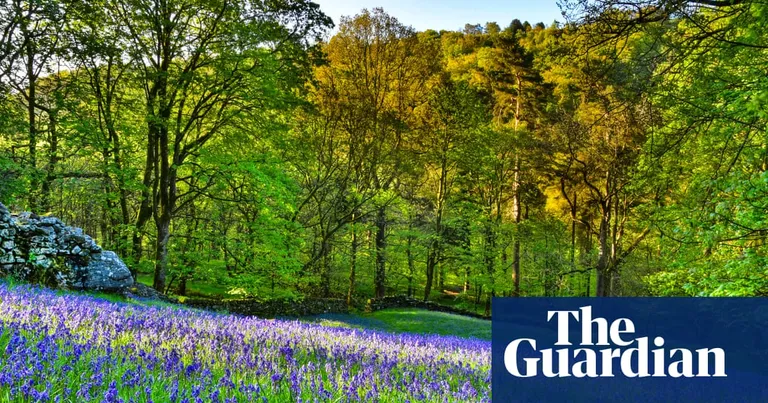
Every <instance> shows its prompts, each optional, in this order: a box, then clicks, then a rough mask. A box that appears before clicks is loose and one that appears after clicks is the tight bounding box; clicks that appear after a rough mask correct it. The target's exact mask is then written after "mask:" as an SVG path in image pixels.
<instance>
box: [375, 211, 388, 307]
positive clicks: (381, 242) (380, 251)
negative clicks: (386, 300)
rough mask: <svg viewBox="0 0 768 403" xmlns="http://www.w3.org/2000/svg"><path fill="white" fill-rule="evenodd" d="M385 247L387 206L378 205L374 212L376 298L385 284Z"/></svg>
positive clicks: (381, 293) (383, 291)
mask: <svg viewBox="0 0 768 403" xmlns="http://www.w3.org/2000/svg"><path fill="white" fill-rule="evenodd" d="M386 249H387V208H386V207H383V206H382V207H379V210H378V212H377V213H376V273H375V275H374V281H373V282H374V287H375V296H376V298H381V297H383V296H384V294H385V285H386V268H387V267H386V264H387V257H386Z"/></svg>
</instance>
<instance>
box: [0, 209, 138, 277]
mask: <svg viewBox="0 0 768 403" xmlns="http://www.w3.org/2000/svg"><path fill="white" fill-rule="evenodd" d="M9 274H10V275H13V276H15V277H17V278H19V279H23V280H26V281H30V282H36V283H43V284H44V285H47V286H54V287H59V288H73V289H79V290H106V291H119V290H123V289H126V288H128V287H130V286H132V285H133V279H132V277H131V273H130V271H129V270H128V267H127V266H126V265H125V263H123V261H122V260H120V258H119V257H118V256H117V254H115V253H114V252H112V251H104V250H102V248H101V247H100V246H99V245H98V244H96V241H94V240H93V238H91V237H90V236H88V235H86V234H85V233H84V232H83V230H82V229H80V228H74V227H70V226H67V225H66V224H64V223H63V222H61V220H59V219H58V218H56V217H46V216H38V215H37V214H33V213H29V212H24V213H19V214H11V213H10V212H9V211H8V209H7V208H6V207H5V206H3V205H2V204H1V203H0V275H9Z"/></svg>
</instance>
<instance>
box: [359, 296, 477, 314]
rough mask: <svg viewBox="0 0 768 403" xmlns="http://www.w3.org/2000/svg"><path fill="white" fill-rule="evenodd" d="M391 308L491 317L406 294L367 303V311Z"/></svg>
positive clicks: (370, 300) (371, 300)
mask: <svg viewBox="0 0 768 403" xmlns="http://www.w3.org/2000/svg"><path fill="white" fill-rule="evenodd" d="M389 308H420V309H426V310H429V311H437V312H447V313H453V314H457V315H463V316H471V317H473V318H478V319H491V318H490V317H488V316H485V315H480V314H478V313H476V312H472V311H467V310H464V309H460V308H455V307H452V306H447V305H440V304H438V303H435V302H432V301H422V300H419V299H415V298H409V297H406V296H404V295H393V296H387V297H383V298H378V299H369V300H368V303H367V304H366V305H365V311H366V312H375V311H380V310H382V309H389Z"/></svg>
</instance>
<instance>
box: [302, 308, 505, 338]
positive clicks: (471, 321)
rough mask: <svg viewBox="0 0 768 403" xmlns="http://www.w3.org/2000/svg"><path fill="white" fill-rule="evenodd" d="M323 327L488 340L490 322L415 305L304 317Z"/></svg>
mask: <svg viewBox="0 0 768 403" xmlns="http://www.w3.org/2000/svg"><path fill="white" fill-rule="evenodd" d="M303 320H305V321H309V322H317V323H320V324H322V325H324V326H336V327H350V328H360V329H362V328H365V329H375V330H383V331H387V332H393V333H418V334H438V335H442V336H459V337H467V338H468V337H474V338H477V339H483V340H490V339H491V322H490V321H488V320H482V319H476V318H471V317H467V316H461V315H454V314H450V313H445V312H433V311H427V310H424V309H417V308H396V309H384V310H381V311H377V312H373V313H369V314H323V315H315V316H309V317H306V318H304V319H303Z"/></svg>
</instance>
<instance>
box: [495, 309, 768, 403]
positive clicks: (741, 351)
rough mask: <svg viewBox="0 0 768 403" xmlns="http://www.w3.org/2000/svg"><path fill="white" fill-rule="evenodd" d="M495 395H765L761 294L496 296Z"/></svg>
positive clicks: (611, 398)
mask: <svg viewBox="0 0 768 403" xmlns="http://www.w3.org/2000/svg"><path fill="white" fill-rule="evenodd" d="M492 331H493V347H492V349H493V362H492V366H493V401H494V402H499V403H501V402H504V403H507V402H643V403H649V402H768V299H764V298H494V300H493V330H492Z"/></svg>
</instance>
